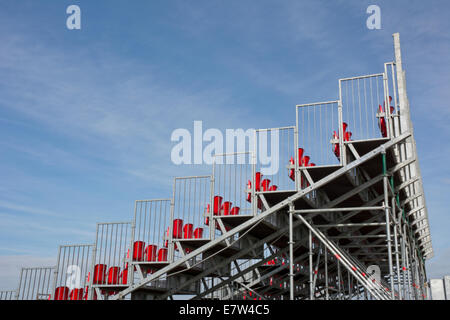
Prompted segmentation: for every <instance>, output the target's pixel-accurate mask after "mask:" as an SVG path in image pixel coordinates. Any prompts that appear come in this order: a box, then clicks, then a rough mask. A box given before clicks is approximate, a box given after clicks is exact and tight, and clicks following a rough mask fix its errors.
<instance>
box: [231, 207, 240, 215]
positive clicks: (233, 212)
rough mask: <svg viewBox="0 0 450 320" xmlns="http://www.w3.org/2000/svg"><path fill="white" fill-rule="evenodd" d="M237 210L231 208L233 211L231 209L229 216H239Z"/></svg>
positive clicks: (237, 208)
mask: <svg viewBox="0 0 450 320" xmlns="http://www.w3.org/2000/svg"><path fill="white" fill-rule="evenodd" d="M239 210H240V208H239V207H233V209H231V212H230V214H231V215H232V216H236V215H238V214H239Z"/></svg>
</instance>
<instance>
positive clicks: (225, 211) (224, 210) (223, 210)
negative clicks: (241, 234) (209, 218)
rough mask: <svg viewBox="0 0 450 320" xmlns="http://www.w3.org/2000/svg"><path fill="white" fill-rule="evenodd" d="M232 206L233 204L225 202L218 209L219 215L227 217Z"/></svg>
mask: <svg viewBox="0 0 450 320" xmlns="http://www.w3.org/2000/svg"><path fill="white" fill-rule="evenodd" d="M232 205H233V204H232V203H231V202H230V201H225V202H224V203H223V204H222V206H221V208H220V213H221V214H222V215H224V216H228V215H229V214H230V210H231V206H232Z"/></svg>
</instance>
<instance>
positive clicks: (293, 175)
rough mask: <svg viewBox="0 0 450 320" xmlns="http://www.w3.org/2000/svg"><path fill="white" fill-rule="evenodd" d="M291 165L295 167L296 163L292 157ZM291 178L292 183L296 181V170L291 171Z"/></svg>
mask: <svg viewBox="0 0 450 320" xmlns="http://www.w3.org/2000/svg"><path fill="white" fill-rule="evenodd" d="M289 163H290V164H291V165H295V161H294V158H293V157H291V160H289ZM289 178H291V180H292V181H295V169H291V170H289Z"/></svg>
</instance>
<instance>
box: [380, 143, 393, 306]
mask: <svg viewBox="0 0 450 320" xmlns="http://www.w3.org/2000/svg"><path fill="white" fill-rule="evenodd" d="M381 156H382V161H383V175H384V177H383V190H384V201H383V207H384V212H385V216H386V237H387V247H388V248H387V249H388V262H389V279H390V282H391V283H390V285H391V298H392V299H393V300H394V299H395V295H394V274H393V273H394V271H393V267H392V243H391V242H392V239H391V223H390V218H389V198H388V197H389V195H388V177H387V173H386V172H387V168H386V150H384V149H383V150H382V151H381Z"/></svg>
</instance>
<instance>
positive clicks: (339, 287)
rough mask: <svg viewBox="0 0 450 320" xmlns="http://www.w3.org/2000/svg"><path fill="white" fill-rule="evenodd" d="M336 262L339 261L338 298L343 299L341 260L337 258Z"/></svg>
mask: <svg viewBox="0 0 450 320" xmlns="http://www.w3.org/2000/svg"><path fill="white" fill-rule="evenodd" d="M336 262H337V270H338V271H337V280H338V285H337V287H338V293H337V295H338V298H339V300H341V298H342V294H341V292H342V287H341V282H342V280H341V279H342V277H341V264H340V262H339V260H336Z"/></svg>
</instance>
